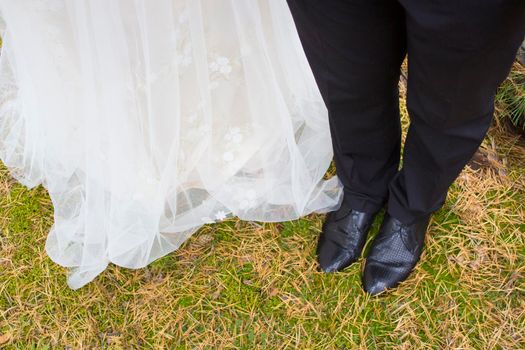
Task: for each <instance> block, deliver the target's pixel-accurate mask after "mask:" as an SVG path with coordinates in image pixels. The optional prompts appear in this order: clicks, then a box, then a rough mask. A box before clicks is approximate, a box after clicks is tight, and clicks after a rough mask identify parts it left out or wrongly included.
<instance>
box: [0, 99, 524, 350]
mask: <svg viewBox="0 0 525 350" xmlns="http://www.w3.org/2000/svg"><path fill="white" fill-rule="evenodd" d="M402 102H404V101H402ZM402 107H403V108H402V111H403V113H404V116H403V117H404V123H403V124H404V126H405V127H406V125H407V117H406V109H405V108H404V105H403V106H402ZM504 108H506V107H505V106H502V105H500V106H499V110H498V113H501V112H502V109H504ZM482 152H484V153H486V154H493V155H496V157H495V158H494V157H493V158H491V159H493V160H492V161H491V162H488V163H487V164H485V165H484V166H482V167H481V168H480V169H479V170H476V171H474V170H472V169H471V168H466V169H465V171H464V172H463V173H462V174H461V176H460V177H459V178H458V180H457V181H456V182H455V184H454V185H453V186H452V188H451V190H450V194H449V196H448V199H447V202H446V204H445V205H444V207H443V208H442V209H441V210H439V211H438V212H437V213H436V214H435V215H434V216H433V221H432V225H431V228H430V230H429V234H428V237H427V241H426V247H425V250H424V253H423V256H422V258H421V262H420V264H418V266H417V268H416V271H415V272H414V273H413V274H412V275H411V277H410V278H409V279H408V280H407V281H405V282H404V283H402V285H401V286H400V287H399V288H398V289H396V290H394V291H392V292H391V293H389V294H386V295H383V296H380V297H370V296H368V295H367V294H365V293H364V292H363V291H362V289H361V285H360V270H361V264H362V261H359V263H357V264H355V265H353V266H350V267H349V268H348V269H347V270H345V271H344V272H341V273H337V274H322V273H319V272H317V271H316V262H315V246H316V241H317V236H318V235H319V233H320V230H321V225H322V221H323V216H322V215H310V216H308V217H306V218H302V219H300V220H296V221H292V222H283V223H275V224H262V223H252V222H241V221H238V220H234V219H231V220H228V221H226V222H223V223H221V224H217V225H207V226H205V227H203V228H202V229H201V230H200V231H199V232H197V233H196V234H195V235H194V236H193V237H191V238H190V239H189V240H188V241H187V242H186V243H185V244H184V245H183V246H182V247H181V248H180V249H179V250H177V251H176V252H174V253H173V254H170V255H168V256H165V257H163V258H161V259H158V260H157V261H155V262H153V263H152V264H150V265H149V266H148V267H146V268H144V269H140V270H129V269H124V268H119V267H116V266H113V265H111V266H110V267H109V268H108V269H107V270H106V271H104V272H103V273H102V274H101V275H100V276H98V277H97V278H96V279H95V280H94V281H93V282H92V283H90V284H88V285H87V286H85V287H83V288H81V289H79V290H77V291H72V290H70V289H69V288H68V287H67V285H66V281H65V279H66V270H65V269H63V268H62V267H60V266H58V265H56V264H54V263H53V262H52V261H51V260H50V259H49V257H48V256H47V255H46V253H45V250H44V244H45V239H46V237H47V233H48V231H49V229H50V227H51V225H52V222H53V208H52V205H51V202H50V200H49V197H48V195H47V192H46V191H45V189H44V188H42V187H38V188H34V189H32V190H28V189H26V188H25V187H23V186H22V185H20V184H18V183H16V182H15V181H14V180H13V179H12V178H11V176H10V175H9V173H8V172H7V170H6V169H5V167H1V166H0V348H1V347H2V346H3V347H4V348H6V349H57V348H62V349H81V348H97V349H98V348H104V349H130V348H141V349H144V348H173V349H194V348H195V349H216V348H220V349H288V348H289V349H353V348H356V349H523V348H525V332H524V330H525V224H524V223H525V209H524V203H525V176H524V173H525V146H524V144H523V140H522V139H521V140H520V139H519V137H518V136H515V135H513V134H509V133H508V132H507V131H505V130H503V129H501V128H499V127H497V125H495V126H494V127H493V128H492V129H491V131H490V133H489V135H488V137H487V139H486V140H485V142H484V143H483V146H482ZM494 159H495V160H494ZM502 168H503V169H504V171H501V170H502ZM332 172H333V169H332ZM378 227H379V218H378V220H377V222H376V224H375V225H374V228H373V230H372V235H371V237H370V238H369V241H368V244H367V248H368V247H369V245H370V241H371V239H372V238H373V236H374V235H375V234H376V233H377V230H378Z"/></svg>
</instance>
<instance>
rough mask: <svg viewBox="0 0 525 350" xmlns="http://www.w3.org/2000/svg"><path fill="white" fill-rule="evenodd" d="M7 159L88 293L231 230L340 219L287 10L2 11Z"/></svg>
mask: <svg viewBox="0 0 525 350" xmlns="http://www.w3.org/2000/svg"><path fill="white" fill-rule="evenodd" d="M0 17H1V21H2V38H3V47H2V51H1V55H0V159H1V160H2V162H3V163H4V164H5V165H6V166H7V167H8V168H9V170H10V172H11V174H12V176H14V177H15V178H16V179H17V180H18V181H20V182H21V183H22V184H24V185H25V186H27V187H28V188H32V187H35V186H37V185H39V184H42V185H43V186H44V187H45V188H46V189H47V190H48V192H49V195H50V197H51V200H52V203H53V206H54V223H53V226H52V228H51V230H50V232H49V235H48V238H47V241H46V246H45V248H46V251H47V253H48V255H49V256H50V258H51V259H52V260H53V261H55V262H56V263H58V264H60V265H62V266H65V267H68V268H69V274H68V285H69V287H70V288H72V289H77V288H80V287H82V286H83V285H85V284H87V283H88V282H90V281H91V280H93V279H94V278H95V277H96V276H97V275H98V274H100V273H101V272H102V271H103V270H104V269H105V268H106V267H107V265H108V264H109V263H114V264H116V265H119V266H123V267H127V268H141V267H144V266H146V265H147V264H149V263H150V262H152V261H153V260H155V259H158V258H159V257H161V256H164V255H166V254H168V253H170V252H172V251H174V250H175V249H177V248H178V247H179V246H180V245H181V244H182V243H183V242H184V241H185V240H186V239H188V237H189V236H190V235H191V234H192V233H194V232H195V231H196V230H197V229H198V228H199V227H201V226H202V225H204V224H207V223H213V222H217V221H220V220H223V219H225V218H228V217H239V218H240V219H242V220H257V221H265V222H272V221H285V220H292V219H296V218H299V217H301V216H304V215H306V214H309V213H311V212H321V213H322V212H327V211H330V210H334V209H336V208H337V207H338V205H340V200H341V186H340V183H339V181H338V179H337V178H336V177H333V178H331V179H329V180H324V179H323V176H324V174H325V172H326V170H327V168H328V166H329V163H330V161H331V158H332V148H331V141H330V132H329V126H328V119H327V111H326V108H325V106H324V104H323V101H322V99H321V96H320V93H319V90H318V88H317V86H316V84H315V81H314V78H313V75H312V72H311V70H310V68H309V66H308V63H307V61H306V58H305V56H304V52H303V50H302V47H301V44H300V42H299V38H298V35H297V33H296V31H295V27H294V24H293V20H292V17H291V14H290V13H289V9H288V7H287V5H286V1H285V0H155V1H151V0H78V1H72V0H16V1H15V0H0Z"/></svg>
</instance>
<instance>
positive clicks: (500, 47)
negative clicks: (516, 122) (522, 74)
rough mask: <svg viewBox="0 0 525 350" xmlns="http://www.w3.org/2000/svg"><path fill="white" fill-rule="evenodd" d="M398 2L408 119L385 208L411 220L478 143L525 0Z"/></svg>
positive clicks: (438, 197) (512, 51) (437, 201)
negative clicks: (400, 165)
mask: <svg viewBox="0 0 525 350" xmlns="http://www.w3.org/2000/svg"><path fill="white" fill-rule="evenodd" d="M400 3H401V4H402V5H403V6H404V8H405V9H406V14H407V15H406V17H407V38H408V62H409V72H408V76H409V78H408V80H409V81H408V100H407V106H408V111H409V114H410V117H411V125H410V127H409V131H408V135H407V140H406V144H405V148H404V155H403V168H402V169H401V171H400V172H399V174H397V175H396V177H395V178H394V180H393V181H392V182H391V184H390V198H389V203H388V211H389V213H390V214H391V215H392V216H394V217H396V218H398V219H399V220H401V221H403V222H405V223H410V222H414V221H416V220H417V218H419V217H423V216H424V215H425V214H428V213H431V212H433V211H435V210H437V209H439V207H441V205H442V204H443V203H444V201H445V198H446V194H447V190H448V188H449V186H450V185H451V183H452V182H453V181H454V180H455V179H456V177H457V176H458V175H459V173H460V172H461V170H462V169H463V167H464V166H465V165H466V163H467V162H468V161H469V159H470V158H471V157H472V155H473V154H474V153H475V151H476V150H477V148H478V147H479V145H480V143H481V142H482V140H483V138H484V136H485V134H486V132H487V129H488V128H489V126H490V123H491V120H492V116H493V109H494V106H493V103H494V95H495V91H496V88H497V86H498V85H499V84H500V83H501V82H502V80H503V79H504V78H505V77H506V76H507V74H508V73H509V70H510V67H511V64H512V62H513V60H514V57H515V55H516V52H517V49H518V47H519V45H520V42H521V41H522V40H523V36H524V34H525V1H523V0H503V1H495V0H493V1H492V0H491V1H489V0H487V1H479V0H465V1H460V2H457V1H455V2H453V3H451V2H450V1H447V0H442V1H440V0H438V1H432V2H430V1H421V0H401V1H400Z"/></svg>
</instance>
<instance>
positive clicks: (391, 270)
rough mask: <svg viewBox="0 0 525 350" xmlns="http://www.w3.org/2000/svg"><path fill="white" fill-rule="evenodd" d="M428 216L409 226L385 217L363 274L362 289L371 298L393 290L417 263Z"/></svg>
mask: <svg viewBox="0 0 525 350" xmlns="http://www.w3.org/2000/svg"><path fill="white" fill-rule="evenodd" d="M429 221H430V215H428V216H426V217H424V218H422V219H420V220H418V221H417V222H415V223H413V224H411V225H404V224H403V223H402V222H400V221H399V220H397V219H395V218H393V217H391V216H390V215H388V213H387V214H385V218H384V220H383V223H382V224H381V228H380V229H379V233H378V234H377V236H376V237H375V239H374V241H373V242H372V247H371V248H370V251H369V253H368V256H367V257H366V262H365V268H364V271H363V288H364V289H365V291H367V292H368V293H370V294H372V295H375V294H378V293H381V292H383V291H385V290H386V289H389V288H393V287H395V286H397V285H398V284H399V283H400V282H401V281H404V280H405V279H406V278H407V277H408V276H409V275H410V273H411V272H412V269H413V268H414V267H415V265H416V263H417V262H418V261H419V258H420V256H421V251H422V250H423V245H424V241H425V233H426V231H427V227H428V223H429Z"/></svg>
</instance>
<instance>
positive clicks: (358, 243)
mask: <svg viewBox="0 0 525 350" xmlns="http://www.w3.org/2000/svg"><path fill="white" fill-rule="evenodd" d="M375 215H376V213H373V214H370V213H364V212H361V211H357V210H354V209H352V208H350V207H349V206H348V205H347V204H345V203H344V202H343V204H342V205H341V208H339V209H338V210H336V211H333V212H330V213H328V215H327V218H326V221H325V222H324V225H323V231H322V233H321V235H320V236H319V240H318V242H317V261H318V262H319V265H318V267H317V270H318V271H324V272H334V271H341V270H343V269H344V268H346V267H348V266H349V265H351V264H352V263H354V262H355V261H356V260H357V259H359V256H360V255H361V251H362V250H363V246H364V244H365V241H366V236H367V234H368V231H369V230H370V227H371V226H372V223H373V221H374V217H375Z"/></svg>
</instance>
